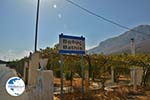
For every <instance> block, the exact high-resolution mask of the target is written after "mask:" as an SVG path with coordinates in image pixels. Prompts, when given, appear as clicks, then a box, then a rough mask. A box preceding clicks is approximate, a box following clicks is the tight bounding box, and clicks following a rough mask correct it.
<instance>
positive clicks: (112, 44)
mask: <svg viewBox="0 0 150 100" xmlns="http://www.w3.org/2000/svg"><path fill="white" fill-rule="evenodd" d="M132 30H136V31H139V32H141V33H138V32H135V31H131V30H130V31H127V32H125V33H123V34H121V35H119V36H117V37H114V38H110V39H107V40H105V41H102V42H101V43H100V44H99V45H98V46H97V47H95V48H92V49H90V50H89V51H88V52H89V53H104V54H116V53H123V52H126V53H129V52H130V42H131V41H130V39H131V38H134V39H135V43H136V53H150V45H149V43H150V25H139V26H137V27H135V28H133V29H132Z"/></svg>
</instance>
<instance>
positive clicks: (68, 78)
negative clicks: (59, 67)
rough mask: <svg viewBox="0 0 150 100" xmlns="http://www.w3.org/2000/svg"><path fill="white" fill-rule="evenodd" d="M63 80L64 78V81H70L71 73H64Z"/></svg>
mask: <svg viewBox="0 0 150 100" xmlns="http://www.w3.org/2000/svg"><path fill="white" fill-rule="evenodd" d="M65 78H66V80H72V73H71V72H66V73H65Z"/></svg>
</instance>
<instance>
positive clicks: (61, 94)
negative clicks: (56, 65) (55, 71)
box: [60, 54, 63, 100]
mask: <svg viewBox="0 0 150 100" xmlns="http://www.w3.org/2000/svg"><path fill="white" fill-rule="evenodd" d="M60 73H61V91H60V100H63V55H62V54H60Z"/></svg>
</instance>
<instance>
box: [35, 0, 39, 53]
mask: <svg viewBox="0 0 150 100" xmlns="http://www.w3.org/2000/svg"><path fill="white" fill-rule="evenodd" d="M39 6H40V0H38V1H37V13H36V26H35V45H34V51H35V52H36V51H37V35H38V23H39Z"/></svg>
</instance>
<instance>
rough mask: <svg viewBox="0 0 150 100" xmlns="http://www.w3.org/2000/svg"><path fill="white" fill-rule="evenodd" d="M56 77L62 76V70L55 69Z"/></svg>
mask: <svg viewBox="0 0 150 100" xmlns="http://www.w3.org/2000/svg"><path fill="white" fill-rule="evenodd" d="M55 77H57V78H60V77H61V72H60V70H57V71H55Z"/></svg>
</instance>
